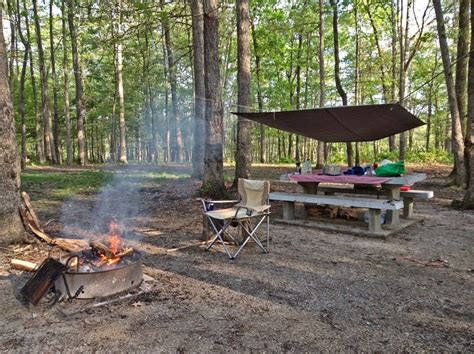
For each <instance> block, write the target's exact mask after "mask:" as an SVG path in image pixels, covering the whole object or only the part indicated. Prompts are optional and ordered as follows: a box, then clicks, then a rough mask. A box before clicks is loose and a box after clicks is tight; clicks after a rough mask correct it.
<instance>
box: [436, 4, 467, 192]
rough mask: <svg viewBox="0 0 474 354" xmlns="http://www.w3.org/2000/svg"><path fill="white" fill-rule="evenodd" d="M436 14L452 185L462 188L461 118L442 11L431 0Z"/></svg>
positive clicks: (464, 176)
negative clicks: (452, 166) (449, 134)
mask: <svg viewBox="0 0 474 354" xmlns="http://www.w3.org/2000/svg"><path fill="white" fill-rule="evenodd" d="M433 5H434V8H435V13H436V24H437V28H438V37H439V46H440V49H441V58H442V59H443V67H444V76H445V79H446V88H447V91H448V103H449V111H450V113H451V119H452V139H453V149H454V151H453V153H454V160H455V165H456V170H455V176H454V183H455V184H456V185H457V186H462V185H463V184H464V183H465V178H466V175H465V173H466V171H465V169H464V141H463V134H462V127H461V118H460V117H459V109H458V103H457V100H456V91H455V87H454V80H453V74H452V72H451V60H450V57H449V49H448V43H447V38H446V30H445V26H444V18H443V10H442V8H441V1H440V0H433Z"/></svg>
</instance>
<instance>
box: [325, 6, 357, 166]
mask: <svg viewBox="0 0 474 354" xmlns="http://www.w3.org/2000/svg"><path fill="white" fill-rule="evenodd" d="M330 1H331V6H332V14H333V18H332V29H333V33H334V76H335V80H336V88H337V92H338V93H339V96H341V99H342V105H343V106H347V94H346V92H345V91H344V88H343V87H342V84H341V78H340V75H339V72H340V69H339V62H340V59H339V31H338V23H337V22H338V19H337V0H330ZM346 149H347V165H348V166H353V164H354V161H353V152H352V143H350V142H348V143H346Z"/></svg>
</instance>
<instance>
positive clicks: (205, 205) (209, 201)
mask: <svg viewBox="0 0 474 354" xmlns="http://www.w3.org/2000/svg"><path fill="white" fill-rule="evenodd" d="M196 200H198V201H200V202H201V203H202V208H203V210H204V211H205V212H206V211H208V210H209V209H208V205H209V204H236V203H238V202H239V200H212V199H206V198H197V199H196Z"/></svg>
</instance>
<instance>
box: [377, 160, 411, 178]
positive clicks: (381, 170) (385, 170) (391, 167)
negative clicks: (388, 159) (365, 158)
mask: <svg viewBox="0 0 474 354" xmlns="http://www.w3.org/2000/svg"><path fill="white" fill-rule="evenodd" d="M405 172H406V171H405V163H404V162H403V161H398V162H394V163H388V164H386V165H383V166H380V167H377V168H376V169H375V174H376V176H377V177H395V176H400V175H402V174H404V173H405Z"/></svg>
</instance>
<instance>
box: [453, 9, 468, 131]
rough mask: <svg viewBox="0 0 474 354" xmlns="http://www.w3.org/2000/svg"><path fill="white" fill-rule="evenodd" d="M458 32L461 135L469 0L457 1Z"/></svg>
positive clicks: (465, 89) (457, 64)
mask: <svg viewBox="0 0 474 354" xmlns="http://www.w3.org/2000/svg"><path fill="white" fill-rule="evenodd" d="M458 26H459V32H458V43H457V52H456V83H455V85H456V86H455V90H456V100H457V102H458V110H459V117H460V119H461V126H462V127H463V128H462V132H463V135H464V133H466V136H467V132H468V130H466V103H467V75H468V74H467V65H468V60H469V56H468V51H469V0H460V1H459V25H458Z"/></svg>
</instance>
